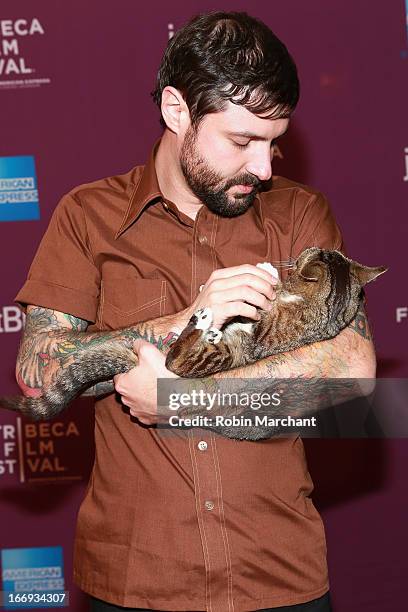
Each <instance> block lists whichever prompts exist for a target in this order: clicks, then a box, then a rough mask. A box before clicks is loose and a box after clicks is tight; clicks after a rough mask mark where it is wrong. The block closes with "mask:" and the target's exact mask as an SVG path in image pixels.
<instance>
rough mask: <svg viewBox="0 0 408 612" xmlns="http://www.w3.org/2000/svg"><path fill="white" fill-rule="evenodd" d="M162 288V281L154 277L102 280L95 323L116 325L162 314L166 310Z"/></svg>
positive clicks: (106, 325)
mask: <svg viewBox="0 0 408 612" xmlns="http://www.w3.org/2000/svg"><path fill="white" fill-rule="evenodd" d="M166 290H167V287H166V281H165V280H161V279H156V278H154V279H150V278H135V277H125V278H109V279H104V280H102V283H101V299H100V304H99V310H98V321H97V324H98V327H99V328H100V329H118V328H120V327H127V326H129V325H134V324H135V323H140V321H147V320H149V319H156V318H157V317H162V316H163V315H164V314H165V311H166Z"/></svg>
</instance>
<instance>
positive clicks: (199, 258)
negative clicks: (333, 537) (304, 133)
mask: <svg viewBox="0 0 408 612" xmlns="http://www.w3.org/2000/svg"><path fill="white" fill-rule="evenodd" d="M298 96H299V84H298V77H297V72H296V67H295V64H294V62H293V60H292V58H291V57H290V55H289V53H288V51H287V50H286V47H285V46H284V45H283V44H282V43H281V42H280V41H279V40H278V38H277V37H276V36H275V35H274V34H273V33H272V32H271V30H270V29H269V28H268V27H267V26H266V25H265V24H263V23H262V22H260V21H258V20H257V19H254V18H252V17H250V16H248V15H247V14H245V13H224V12H216V13H210V14H206V15H201V16H199V17H196V18H195V19H193V20H192V21H191V22H190V23H188V24H187V25H186V26H185V27H184V28H182V29H181V30H180V31H179V32H177V33H176V35H175V36H174V38H173V39H172V40H171V41H170V42H169V45H168V48H167V50H166V52H165V55H164V57H163V60H162V63H161V66H160V70H159V74H158V79H157V86H156V89H155V91H154V94H153V97H154V100H155V101H156V103H157V104H158V106H159V108H160V110H161V121H162V124H163V127H164V132H163V135H162V137H161V139H160V141H159V142H158V143H156V145H155V146H154V148H153V151H152V153H151V155H150V158H149V159H148V161H147V164H146V165H145V166H137V167H135V168H133V169H132V170H130V171H129V172H128V173H127V174H124V175H121V176H114V177H110V178H106V179H103V180H99V181H96V182H94V183H91V184H87V185H81V186H79V187H77V188H75V189H73V190H72V191H71V192H70V193H69V194H67V195H66V196H64V197H63V198H62V200H61V202H60V203H59V204H58V206H57V207H56V209H55V212H54V214H53V217H52V220H51V222H50V225H49V228H48V230H47V232H46V234H45V236H44V238H43V240H42V243H41V245H40V247H39V250H38V252H37V254H36V257H35V259H34V262H33V264H32V266H31V269H30V273H29V276H28V280H27V282H26V283H25V285H24V286H23V288H22V289H21V291H20V292H19V294H18V296H17V298H16V299H17V301H18V302H19V303H20V304H21V305H22V306H23V307H24V308H26V310H27V325H26V330H25V335H24V338H23V342H22V347H21V350H20V353H19V357H18V363H17V374H18V380H19V383H20V386H21V388H22V389H23V391H24V393H25V394H26V395H40V394H41V393H42V391H43V390H44V389H45V388H46V387H47V385H48V384H49V382H50V380H52V379H53V377H54V376H55V373H56V372H57V371H58V368H60V367H63V365H61V362H60V361H58V355H59V354H60V349H61V345H62V344H64V343H65V345H64V346H65V348H66V340H67V339H69V340H70V342H71V345H72V342H73V340H74V347H75V350H80V347H81V343H83V342H84V343H85V342H87V341H89V339H90V338H93V337H94V336H93V335H94V334H98V337H99V338H100V337H103V334H106V337H107V338H108V337H109V333H111V330H117V329H120V328H122V327H127V326H129V325H135V326H136V329H139V330H140V341H138V342H136V343H135V352H137V354H138V357H139V365H138V366H137V367H136V368H134V369H133V370H131V371H130V372H128V373H126V374H120V375H118V376H116V377H115V379H114V381H108V383H101V384H98V385H95V387H93V388H92V389H91V390H90V391H89V393H93V394H94V395H95V396H98V397H99V399H98V401H97V403H96V411H95V412H96V414H95V444H96V457H95V464H94V467H93V472H92V476H91V479H90V483H89V485H88V489H87V491H86V495H85V499H84V501H83V503H82V506H81V509H80V512H79V516H78V526H77V535H76V546H75V568H74V577H75V580H76V582H77V584H78V585H79V587H80V588H82V589H83V590H84V591H85V592H87V593H89V594H90V595H91V596H92V599H91V607H92V610H94V611H108V610H109V611H117V610H122V609H126V610H136V609H137V610H173V611H174V610H180V611H182V610H185V611H192V610H198V611H200V610H201V611H203V610H206V611H208V612H233V611H235V612H244V611H249V610H261V609H262V610H266V609H268V610H275V609H279V610H281V611H289V610H291V611H293V612H295V611H297V612H301V611H303V610H305V611H306V610H308V611H309V612H327V611H329V610H330V609H331V608H330V598H329V593H328V589H329V584H328V575H327V564H326V545H325V537H324V529H323V524H322V521H321V518H320V516H319V514H318V512H317V511H316V509H315V508H314V506H313V503H312V501H311V499H310V493H311V491H312V488H313V486H312V482H311V479H310V476H309V473H308V471H307V467H306V462H305V457H304V450H303V445H302V441H301V439H300V438H295V439H294V438H289V439H282V438H280V439H269V440H262V441H258V442H252V441H238V440H233V439H227V438H222V437H219V436H216V435H215V434H214V433H213V432H211V431H208V430H199V434H198V437H197V432H194V431H193V430H190V431H188V433H187V435H184V433H183V435H181V433H180V435H177V434H174V435H173V436H162V435H159V432H158V430H157V428H156V427H155V422H156V418H157V405H156V383H157V379H158V378H162V377H168V376H171V373H170V372H168V371H167V370H166V368H165V357H164V354H163V352H162V351H161V350H159V348H163V346H165V345H166V343H167V344H168V343H169V342H170V341H171V340H173V339H174V338H175V337H177V334H179V333H180V332H181V330H182V329H183V327H184V326H185V325H186V323H187V321H188V320H189V318H190V317H191V315H192V314H193V313H194V312H195V311H196V310H197V309H198V308H201V307H211V309H212V311H213V315H214V323H213V324H214V326H218V327H219V326H221V325H222V324H223V323H224V322H225V321H227V320H229V319H231V318H232V317H236V316H244V317H249V318H250V319H257V318H258V310H259V309H260V308H261V309H268V308H271V302H272V300H273V299H274V284H275V283H276V280H275V279H274V277H273V276H271V275H270V274H269V273H268V272H267V271H265V270H263V269H260V268H258V267H256V264H257V263H258V262H263V261H269V262H277V261H278V262H279V261H288V260H293V259H294V258H296V257H297V256H298V255H299V253H300V252H301V251H302V250H303V249H305V248H306V247H308V246H319V247H322V248H327V249H339V250H341V249H342V248H343V243H342V237H341V234H340V231H339V229H338V227H337V225H336V223H335V221H334V218H333V216H332V213H331V210H330V208H329V205H328V203H327V201H326V199H325V198H324V197H323V196H322V195H321V194H320V193H319V192H317V191H315V190H314V189H312V188H310V187H306V186H304V185H300V184H298V183H295V182H292V181H289V180H287V179H283V178H281V177H274V178H273V180H271V178H272V158H273V151H274V144H275V143H276V141H277V139H278V138H280V137H281V136H282V135H283V134H284V133H285V132H286V130H287V128H288V124H289V119H290V116H291V114H292V112H293V110H294V108H295V106H296V104H297V101H298ZM200 288H201V289H202V290H201V291H200ZM141 322H143V323H141ZM138 325H140V326H139V327H138ZM56 330H57V332H58V333H55V332H56ZM62 348H63V347H62ZM27 349H29V350H27ZM44 354H46V355H47V356H48V357H47V361H46V365H44V363H45V362H44ZM374 373H375V358H374V352H373V347H372V343H371V341H370V339H368V338H367V337H362V335H359V334H358V333H356V331H355V330H353V329H352V328H351V327H350V328H347V329H345V330H344V331H343V332H342V333H341V334H339V336H337V337H336V338H334V339H333V340H328V341H326V342H324V343H318V344H314V345H309V346H307V347H304V348H302V349H299V350H297V351H294V352H293V353H287V354H285V355H284V356H280V358H279V360H277V359H276V358H274V357H271V358H268V359H264V360H262V361H259V362H257V363H255V364H253V365H251V366H248V367H245V368H241V369H236V370H233V371H230V372H228V373H227V374H228V375H229V376H230V377H236V378H241V377H242V378H261V377H267V378H270V377H293V376H299V377H300V376H301V377H303V378H305V379H307V378H308V377H328V378H334V377H362V378H364V377H366V378H370V377H373V376H374ZM217 376H222V375H221V374H220V375H217ZM217 376H216V377H215V378H217ZM114 391H116V392H117V394H116V395H115V393H114ZM120 400H121V402H122V406H121V403H120ZM124 407H127V408H124ZM129 415H130V416H129Z"/></svg>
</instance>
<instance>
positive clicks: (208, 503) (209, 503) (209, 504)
mask: <svg viewBox="0 0 408 612" xmlns="http://www.w3.org/2000/svg"><path fill="white" fill-rule="evenodd" d="M204 506H205V509H206V510H213V509H214V502H212V501H209V500H208V501H206V502H205V504H204Z"/></svg>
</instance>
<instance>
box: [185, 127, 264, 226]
mask: <svg viewBox="0 0 408 612" xmlns="http://www.w3.org/2000/svg"><path fill="white" fill-rule="evenodd" d="M196 140H197V133H196V131H195V130H194V128H192V127H189V128H188V130H187V132H186V135H185V138H184V142H183V145H182V147H181V151H180V166H181V169H182V172H183V175H184V178H185V179H186V182H187V184H188V186H189V187H190V189H191V191H192V192H193V193H194V195H195V196H196V197H197V198H198V199H199V200H200V201H201V202H202V203H203V204H205V206H207V208H209V209H210V210H211V211H212V212H213V213H215V214H217V215H220V216H221V217H237V216H238V215H242V214H243V213H244V212H246V211H247V210H248V208H250V207H251V206H252V204H253V202H254V200H255V197H256V194H257V193H258V191H259V190H260V189H261V187H262V182H261V181H260V180H259V179H257V178H256V176H254V175H252V174H248V173H245V174H240V175H239V176H235V177H234V178H232V179H229V180H225V179H224V178H223V177H222V175H221V174H218V172H216V171H215V170H213V169H212V168H210V166H209V165H208V162H207V161H206V160H205V159H203V158H202V157H200V156H199V154H198V152H197V147H196ZM233 185H253V189H252V191H251V192H250V193H245V194H239V195H238V194H237V195H233V196H230V197H228V194H227V190H228V189H229V188H230V187H232V186H233Z"/></svg>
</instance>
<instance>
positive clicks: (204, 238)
mask: <svg viewBox="0 0 408 612" xmlns="http://www.w3.org/2000/svg"><path fill="white" fill-rule="evenodd" d="M198 242H199V243H200V244H207V242H208V238H207V236H199V237H198Z"/></svg>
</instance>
